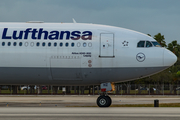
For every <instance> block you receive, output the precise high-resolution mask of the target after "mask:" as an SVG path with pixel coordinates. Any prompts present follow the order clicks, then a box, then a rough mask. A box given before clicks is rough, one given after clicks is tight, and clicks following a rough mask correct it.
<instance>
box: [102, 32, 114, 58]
mask: <svg viewBox="0 0 180 120" xmlns="http://www.w3.org/2000/svg"><path fill="white" fill-rule="evenodd" d="M102 34H112V35H113V38H112V39H113V40H112V42H113V51H112V52H113V53H112V56H101V45H102V42H101V38H102ZM99 57H100V58H114V57H115V55H114V33H100V41H99Z"/></svg>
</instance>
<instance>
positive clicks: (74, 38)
mask: <svg viewBox="0 0 180 120" xmlns="http://www.w3.org/2000/svg"><path fill="white" fill-rule="evenodd" d="M79 34H81V32H80V31H73V32H72V33H71V35H72V37H71V39H72V40H79V39H80V38H81V36H80V35H79Z"/></svg>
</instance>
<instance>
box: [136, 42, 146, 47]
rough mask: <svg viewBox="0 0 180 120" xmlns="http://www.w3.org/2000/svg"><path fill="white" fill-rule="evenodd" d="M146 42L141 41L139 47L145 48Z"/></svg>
mask: <svg viewBox="0 0 180 120" xmlns="http://www.w3.org/2000/svg"><path fill="white" fill-rule="evenodd" d="M144 44H145V41H139V42H138V44H137V47H144Z"/></svg>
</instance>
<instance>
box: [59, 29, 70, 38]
mask: <svg viewBox="0 0 180 120" xmlns="http://www.w3.org/2000/svg"><path fill="white" fill-rule="evenodd" d="M64 33H66V40H69V38H70V32H69V31H61V34H60V40H62V39H63V38H64Z"/></svg>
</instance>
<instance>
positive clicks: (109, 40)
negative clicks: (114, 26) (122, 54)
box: [100, 33, 114, 57]
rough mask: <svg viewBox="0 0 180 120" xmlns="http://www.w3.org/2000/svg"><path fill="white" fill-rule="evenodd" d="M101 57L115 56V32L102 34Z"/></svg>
mask: <svg viewBox="0 0 180 120" xmlns="http://www.w3.org/2000/svg"><path fill="white" fill-rule="evenodd" d="M100 57H114V34H112V33H101V34H100Z"/></svg>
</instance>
